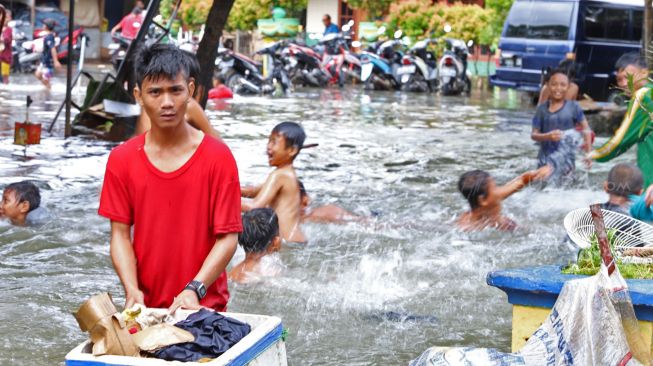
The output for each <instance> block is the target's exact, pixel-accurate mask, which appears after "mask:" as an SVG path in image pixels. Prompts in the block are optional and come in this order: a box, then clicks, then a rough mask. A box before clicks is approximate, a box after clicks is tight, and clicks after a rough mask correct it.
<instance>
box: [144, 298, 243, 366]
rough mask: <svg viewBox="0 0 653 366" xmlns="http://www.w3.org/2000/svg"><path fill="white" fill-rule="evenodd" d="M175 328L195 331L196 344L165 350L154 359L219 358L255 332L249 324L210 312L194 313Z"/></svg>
mask: <svg viewBox="0 0 653 366" xmlns="http://www.w3.org/2000/svg"><path fill="white" fill-rule="evenodd" d="M175 326H176V327H179V328H181V329H184V330H187V331H189V332H191V333H192V334H193V336H195V341H194V342H190V343H180V344H175V345H172V346H168V347H165V348H162V349H160V350H159V351H157V352H155V353H154V357H156V358H160V359H164V360H166V361H183V362H192V361H197V360H199V359H201V358H217V357H219V356H220V355H222V354H223V353H225V352H227V350H229V348H231V347H232V346H233V345H235V344H236V343H238V342H239V341H240V340H241V339H243V338H244V337H245V336H246V335H248V334H249V332H250V331H251V327H250V326H249V325H248V324H245V323H242V322H239V321H238V320H235V319H232V318H228V317H225V316H223V315H220V314H218V313H216V312H214V311H210V310H206V309H201V310H200V311H198V312H197V313H194V314H191V315H190V316H188V318H187V319H186V320H184V321H181V322H179V323H177V324H175Z"/></svg>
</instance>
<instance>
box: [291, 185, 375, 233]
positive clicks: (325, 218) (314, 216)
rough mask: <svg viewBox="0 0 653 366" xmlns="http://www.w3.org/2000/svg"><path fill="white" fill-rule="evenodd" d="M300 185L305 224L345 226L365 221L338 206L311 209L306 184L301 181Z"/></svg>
mask: <svg viewBox="0 0 653 366" xmlns="http://www.w3.org/2000/svg"><path fill="white" fill-rule="evenodd" d="M298 183H299V193H300V195H301V205H302V221H303V222H317V223H333V224H345V223H348V222H360V221H364V220H365V218H364V217H361V216H358V215H356V214H355V213H353V212H349V211H347V210H345V209H344V208H342V207H339V206H336V205H325V206H320V207H315V208H309V206H310V204H311V198H310V197H309V196H308V193H307V192H306V188H305V187H304V183H302V182H301V181H298Z"/></svg>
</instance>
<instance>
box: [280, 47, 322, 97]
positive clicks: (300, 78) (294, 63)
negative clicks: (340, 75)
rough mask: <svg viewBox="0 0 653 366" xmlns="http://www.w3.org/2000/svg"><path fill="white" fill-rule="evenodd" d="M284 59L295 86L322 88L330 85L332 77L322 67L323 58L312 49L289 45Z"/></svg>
mask: <svg viewBox="0 0 653 366" xmlns="http://www.w3.org/2000/svg"><path fill="white" fill-rule="evenodd" d="M283 57H284V58H285V60H286V61H285V63H286V64H287V65H288V75H289V76H290V81H291V82H292V84H293V85H304V86H315V87H322V86H326V85H327V84H328V83H329V79H331V75H330V73H329V72H328V71H327V70H326V69H324V67H323V65H322V57H321V56H320V55H319V54H318V53H317V52H316V51H315V50H313V49H311V48H310V47H306V46H302V45H299V44H297V43H292V42H291V43H288V47H287V50H285V51H284V54H283Z"/></svg>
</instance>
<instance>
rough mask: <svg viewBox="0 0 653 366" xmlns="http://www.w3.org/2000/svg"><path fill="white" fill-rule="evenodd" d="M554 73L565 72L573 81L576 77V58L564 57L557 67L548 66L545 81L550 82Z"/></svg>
mask: <svg viewBox="0 0 653 366" xmlns="http://www.w3.org/2000/svg"><path fill="white" fill-rule="evenodd" d="M554 74H564V75H566V76H567V78H568V79H569V82H571V81H573V80H574V79H575V78H576V62H575V61H574V60H570V59H564V60H562V61H560V63H559V64H558V66H556V67H555V68H548V69H547V71H546V74H545V75H544V82H545V83H548V82H549V80H550V79H551V76H553V75H554Z"/></svg>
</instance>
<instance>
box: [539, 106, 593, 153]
mask: <svg viewBox="0 0 653 366" xmlns="http://www.w3.org/2000/svg"><path fill="white" fill-rule="evenodd" d="M584 119H585V115H584V114H583V109H582V108H581V106H580V105H579V104H578V103H577V102H575V101H569V100H568V101H565V104H564V105H563V106H562V108H560V109H559V110H557V111H555V112H553V113H551V112H549V102H548V101H547V102H546V103H542V104H540V105H539V106H538V107H537V110H536V111H535V117H533V128H534V129H537V130H538V131H539V132H541V133H547V132H551V131H554V130H561V131H565V130H570V129H573V128H575V127H576V125H578V124H579V123H581V122H582V121H583V120H584ZM559 146H560V142H556V141H542V142H540V152H539V154H538V155H537V157H538V160H539V162H540V166H541V165H544V164H546V159H547V157H548V156H549V155H551V154H552V153H554V152H555V151H556V150H558V147H559Z"/></svg>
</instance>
